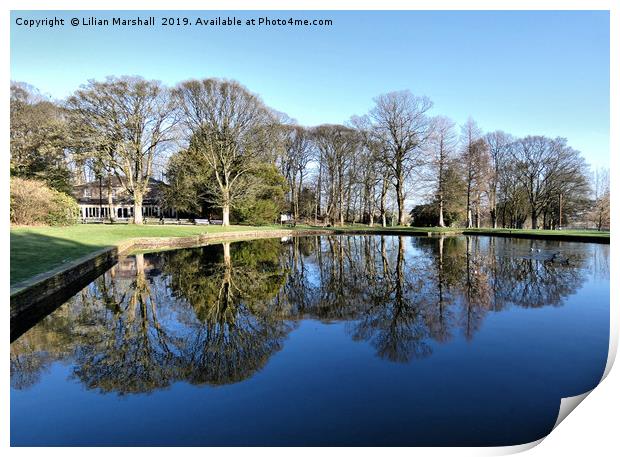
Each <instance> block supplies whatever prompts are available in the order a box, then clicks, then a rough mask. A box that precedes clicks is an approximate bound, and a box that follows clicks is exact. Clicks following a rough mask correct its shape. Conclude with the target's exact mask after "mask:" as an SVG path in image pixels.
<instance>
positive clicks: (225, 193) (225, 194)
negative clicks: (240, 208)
mask: <svg viewBox="0 0 620 457" xmlns="http://www.w3.org/2000/svg"><path fill="white" fill-rule="evenodd" d="M229 225H230V191H229V190H228V189H227V188H225V189H222V226H223V227H227V226H229Z"/></svg>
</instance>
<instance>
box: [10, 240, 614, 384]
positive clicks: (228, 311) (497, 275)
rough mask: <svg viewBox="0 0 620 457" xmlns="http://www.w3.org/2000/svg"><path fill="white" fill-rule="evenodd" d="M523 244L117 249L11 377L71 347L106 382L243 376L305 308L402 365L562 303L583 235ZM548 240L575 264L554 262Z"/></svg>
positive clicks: (34, 333) (575, 282) (78, 364)
mask: <svg viewBox="0 0 620 457" xmlns="http://www.w3.org/2000/svg"><path fill="white" fill-rule="evenodd" d="M528 243H531V241H530V240H509V239H503V238H483V237H472V238H467V237H446V238H443V237H441V238H430V237H429V238H425V237H422V238H418V237H403V236H401V237H394V236H390V237H385V236H381V237H379V236H328V237H307V238H300V237H293V238H291V240H289V241H288V242H287V243H281V240H279V239H270V240H256V241H253V242H239V243H232V244H231V243H225V244H224V245H213V246H205V247H202V248H195V249H182V250H175V251H166V252H161V253H155V254H138V255H136V256H130V257H126V258H123V259H121V261H120V262H119V263H118V264H117V265H116V266H115V267H114V268H112V269H111V270H110V271H108V272H107V273H106V274H104V275H102V276H101V277H100V278H98V279H97V280H96V281H94V282H93V283H92V284H91V285H90V286H88V287H87V288H85V289H84V290H83V291H82V292H81V293H80V294H78V295H77V296H76V297H75V298H73V299H72V300H70V301H69V302H68V303H67V304H65V305H63V306H62V307H61V308H60V309H59V310H57V311H56V312H54V313H52V314H51V315H50V316H48V317H47V318H45V319H44V320H43V321H42V322H40V323H39V324H37V326H35V327H34V328H32V329H31V330H30V331H28V332H27V333H26V334H24V335H23V336H22V337H21V338H19V339H18V340H17V341H15V342H14V343H13V344H12V345H11V382H12V383H13V385H14V387H16V388H19V387H22V388H26V387H28V386H29V385H32V384H34V383H36V379H37V376H38V375H39V373H41V370H43V369H45V367H46V366H48V365H49V364H50V363H51V362H53V361H55V360H63V359H65V358H69V357H73V362H74V363H75V368H74V376H75V377H76V378H77V379H79V380H80V381H81V382H82V383H83V384H84V385H85V386H87V387H88V388H93V389H99V390H101V391H104V392H117V393H137V392H148V391H151V390H154V389H159V388H163V387H166V386H168V385H170V384H171V383H173V382H176V381H179V380H184V381H187V382H191V383H196V384H203V383H206V384H212V385H219V384H226V383H233V382H239V381H242V380H243V379H247V378H249V377H251V376H252V375H253V374H254V373H255V372H257V371H258V370H260V369H262V367H263V366H264V365H265V364H266V362H267V360H269V358H270V357H271V356H272V355H273V354H274V353H275V352H277V351H278V350H280V349H281V348H282V345H283V344H284V340H285V338H286V336H287V335H288V333H289V332H290V330H291V329H292V328H294V326H295V322H296V321H299V320H301V319H304V318H308V317H309V318H313V319H319V320H322V321H344V322H346V325H345V328H346V331H347V332H348V333H349V334H350V336H351V337H352V338H353V339H354V340H356V341H364V342H367V343H368V344H370V345H371V346H372V347H373V348H374V350H375V352H376V354H377V355H379V356H380V357H382V358H384V359H386V360H390V361H394V362H408V361H411V360H413V359H415V358H418V357H425V356H429V355H431V345H430V344H429V343H430V342H431V341H438V342H445V341H449V340H450V339H451V338H452V336H453V335H454V334H455V333H456V332H462V333H463V334H464V335H465V336H467V337H468V338H471V337H474V336H475V333H476V331H477V329H478V328H479V327H480V325H481V322H482V320H483V319H484V318H485V316H486V314H487V313H488V312H498V311H502V310H503V309H505V308H507V307H508V306H513V305H514V306H521V307H533V306H548V305H553V306H558V305H561V304H562V303H563V302H564V299H565V298H566V297H567V296H569V295H571V294H572V293H574V292H575V291H576V290H578V289H579V288H580V287H581V285H582V284H583V282H584V280H585V266H584V265H585V262H586V259H587V258H594V257H592V252H591V251H589V249H591V247H590V246H588V245H586V247H585V248H584V247H583V246H581V245H575V244H574V243H573V244H564V245H563V246H561V247H560V245H559V243H546V244H543V245H541V246H540V250H541V252H540V253H538V252H536V249H534V251H532V250H531V246H530V244H528ZM406 244H409V246H407V247H406ZM606 248H607V250H602V249H599V250H597V253H598V254H597V255H599V258H597V259H596V262H597V263H601V262H602V260H601V259H600V257H601V256H602V257H605V256H608V247H606ZM552 249H563V252H564V254H565V255H566V256H568V257H570V259H571V261H570V263H569V264H568V265H564V264H560V263H556V262H553V261H550V260H549V259H550V256H547V253H548V252H551V250H552ZM586 254H587V256H589V257H587V256H586Z"/></svg>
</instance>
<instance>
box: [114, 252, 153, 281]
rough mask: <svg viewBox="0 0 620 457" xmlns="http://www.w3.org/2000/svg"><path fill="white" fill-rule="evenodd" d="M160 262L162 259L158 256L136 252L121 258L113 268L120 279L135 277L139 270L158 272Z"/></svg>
mask: <svg viewBox="0 0 620 457" xmlns="http://www.w3.org/2000/svg"><path fill="white" fill-rule="evenodd" d="M160 264H161V259H160V258H159V257H157V256H149V255H146V256H145V255H144V254H136V255H132V256H126V257H121V258H119V260H118V262H117V264H116V265H115V266H113V267H112V269H113V270H114V272H115V275H116V276H117V277H118V278H119V279H120V278H127V279H130V278H135V276H136V273H137V272H138V271H141V272H142V273H146V274H154V273H158V272H159V265H160Z"/></svg>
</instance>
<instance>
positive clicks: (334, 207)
mask: <svg viewBox="0 0 620 457" xmlns="http://www.w3.org/2000/svg"><path fill="white" fill-rule="evenodd" d="M313 139H314V142H315V145H316V148H317V149H318V151H319V154H320V161H321V163H322V164H323V168H324V173H325V175H326V176H325V177H326V179H323V180H322V182H323V183H325V184H324V185H325V186H326V187H327V189H326V194H327V207H326V213H327V218H328V220H329V221H330V223H332V224H335V223H336V222H338V223H339V224H340V225H344V220H345V211H344V206H345V190H346V189H345V177H346V175H347V173H348V170H349V167H350V166H351V161H352V158H353V155H354V154H355V152H356V149H357V147H358V145H359V137H358V136H357V132H356V131H355V130H353V129H351V128H348V127H345V126H343V125H320V126H318V127H315V128H314V129H313Z"/></svg>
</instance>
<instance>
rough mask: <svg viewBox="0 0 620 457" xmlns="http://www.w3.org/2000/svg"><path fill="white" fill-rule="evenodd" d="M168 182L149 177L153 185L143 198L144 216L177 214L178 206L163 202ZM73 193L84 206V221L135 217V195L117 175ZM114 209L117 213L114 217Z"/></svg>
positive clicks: (74, 190) (158, 216)
mask: <svg viewBox="0 0 620 457" xmlns="http://www.w3.org/2000/svg"><path fill="white" fill-rule="evenodd" d="M164 186H166V184H165V183H164V182H162V181H158V180H157V179H152V178H151V179H149V185H148V188H147V191H146V193H145V195H144V199H143V201H142V216H143V217H145V218H156V219H161V218H162V217H163V218H175V217H177V213H176V211H175V210H174V209H166V208H165V207H164V206H163V188H164ZM108 188H109V189H110V192H111V196H112V204H111V205H109V202H108ZM73 196H74V197H75V199H76V200H77V203H78V205H79V207H80V218H81V220H82V221H83V222H101V221H104V220H110V219H114V220H117V221H129V220H131V219H132V218H133V211H134V208H133V198H132V197H131V195H129V193H128V192H127V190H126V189H125V187H124V186H123V185H122V181H121V179H120V178H118V177H116V176H114V177H112V178H111V182H110V183H108V180H107V178H104V179H102V180H101V181H100V180H96V181H92V182H88V183H85V184H79V185H77V186H75V187H74V188H73ZM110 212H112V214H113V217H112V218H110Z"/></svg>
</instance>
